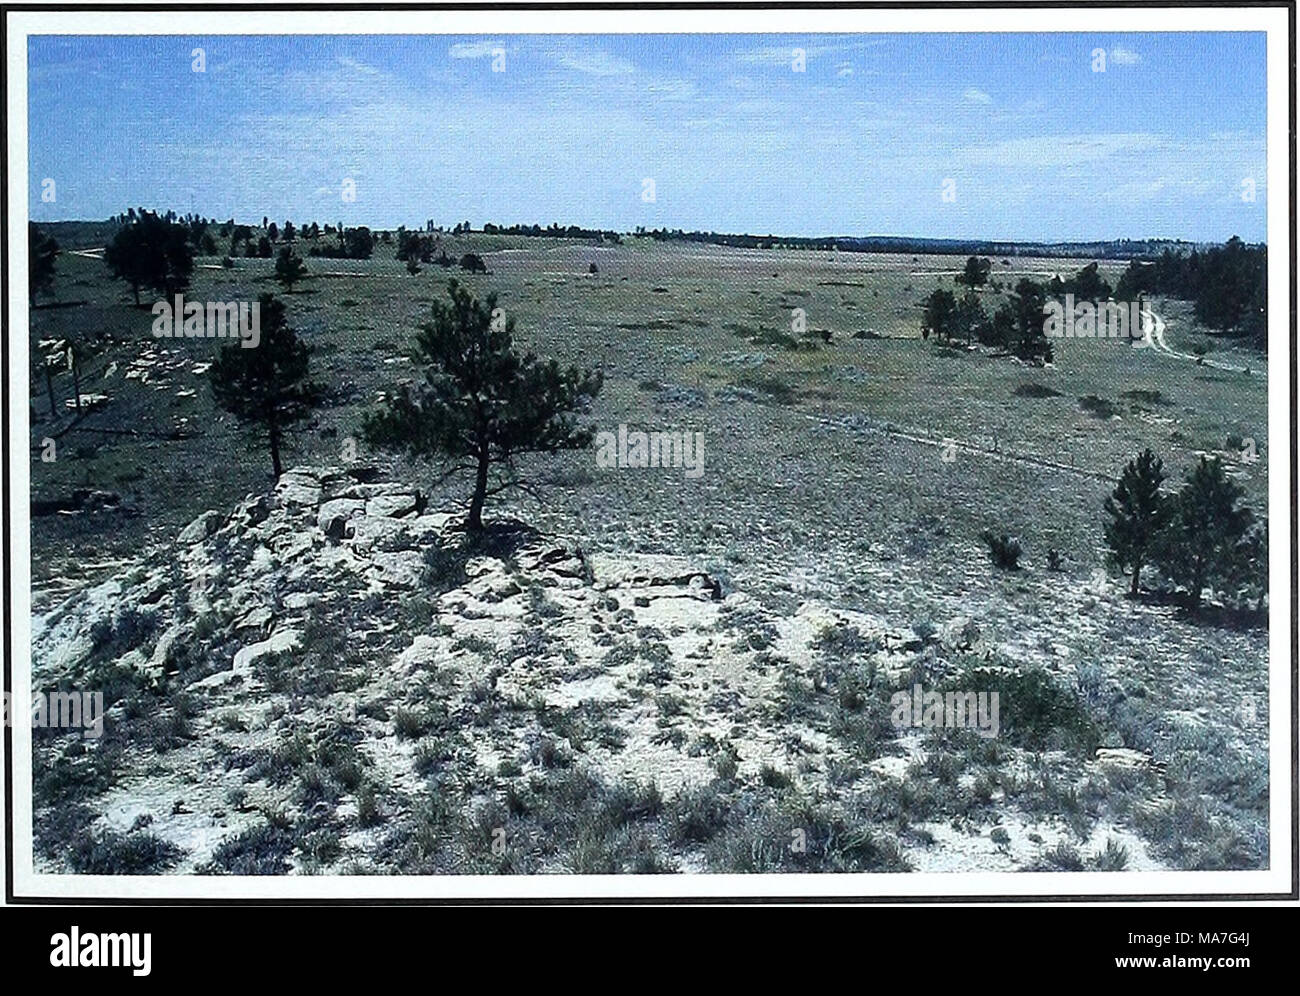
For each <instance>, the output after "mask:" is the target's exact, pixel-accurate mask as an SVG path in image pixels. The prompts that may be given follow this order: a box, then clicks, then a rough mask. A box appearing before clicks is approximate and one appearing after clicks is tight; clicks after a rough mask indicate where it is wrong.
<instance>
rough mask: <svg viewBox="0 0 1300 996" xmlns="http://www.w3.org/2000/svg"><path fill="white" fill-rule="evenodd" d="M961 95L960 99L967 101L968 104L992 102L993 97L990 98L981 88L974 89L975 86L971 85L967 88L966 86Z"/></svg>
mask: <svg viewBox="0 0 1300 996" xmlns="http://www.w3.org/2000/svg"><path fill="white" fill-rule="evenodd" d="M961 97H962V100H964V101H966V103H968V104H991V103H993V98H992V97H990V96H989V95H988V94H987V93H985V92H984V91H983V90H977V89H976V88H975V87H973V86H970V87H967V88H966V92H965V93H963V94H962V95H961Z"/></svg>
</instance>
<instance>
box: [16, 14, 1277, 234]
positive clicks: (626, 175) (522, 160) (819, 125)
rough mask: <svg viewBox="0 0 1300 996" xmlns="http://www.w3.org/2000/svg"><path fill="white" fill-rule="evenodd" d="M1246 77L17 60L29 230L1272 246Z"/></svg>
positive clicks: (788, 40)
mask: <svg viewBox="0 0 1300 996" xmlns="http://www.w3.org/2000/svg"><path fill="white" fill-rule="evenodd" d="M195 48H202V49H203V50H204V54H205V61H206V71H205V72H202V73H198V72H194V71H193V70H192V67H191V63H192V59H191V52H192V50H193V49H195ZM1098 48H1101V49H1104V50H1105V52H1106V71H1105V72H1095V71H1093V54H1092V53H1093V52H1094V50H1096V49H1098ZM498 49H499V50H503V51H504V53H505V55H504V66H505V68H504V71H503V72H494V71H493V68H492V67H493V51H494V50H498ZM795 49H802V50H803V51H804V52H805V54H806V70H805V71H804V72H796V71H794V69H793V58H794V50H795ZM1264 64H1265V56H1264V36H1263V34H1249V33H1231V34H1228V33H1213V34H1209V33H1168V34H1137V35H1107V34H989V35H961V34H924V35H915V34H913V35H908V34H897V35H847V34H827V35H779V36H778V35H752V34H751V35H590V36H582V35H568V36H559V35H509V36H507V35H500V36H486V37H454V36H446V35H436V36H418V37H417V36H281V37H260V36H207V37H184V36H168V37H158V36H150V37H68V36H62V37H53V36H47V37H37V38H33V39H31V47H30V51H29V110H30V119H29V135H30V160H29V164H30V173H31V188H30V206H31V214H32V217H33V218H34V219H36V220H38V221H40V220H57V219H68V218H103V217H108V216H109V215H112V214H116V213H118V212H120V211H123V210H125V209H126V208H127V207H128V206H136V205H143V206H146V207H154V206H158V207H160V208H174V209H175V210H177V211H179V212H181V213H185V212H188V211H190V210H194V211H196V212H198V213H199V214H203V215H206V216H210V217H218V218H222V219H224V218H227V217H230V216H234V217H236V218H238V219H239V220H241V221H250V220H259V221H260V219H261V218H262V216H263V215H270V216H271V217H272V218H274V219H277V220H280V221H283V220H284V219H285V218H289V219H292V220H293V221H294V222H295V223H299V222H301V221H305V220H318V221H320V222H321V223H322V224H323V223H325V222H327V221H340V220H341V221H344V222H345V223H346V224H349V225H353V224H367V225H370V226H372V227H395V226H396V225H399V224H406V225H408V226H416V225H422V224H423V222H424V221H425V219H427V218H433V219H435V220H436V221H437V222H438V223H440V224H447V225H450V224H453V223H455V222H457V221H461V220H468V221H470V222H472V223H473V225H474V226H475V227H479V226H480V225H481V224H482V223H483V222H485V221H492V222H497V223H500V224H512V223H515V222H521V223H533V222H537V223H540V224H549V223H551V222H553V221H556V222H560V223H562V224H580V225H586V226H591V227H601V228H614V229H619V230H630V229H632V228H634V227H635V226H637V225H645V226H646V227H649V228H653V227H660V226H668V227H673V228H685V229H712V230H714V231H726V232H751V233H758V234H765V233H768V232H772V233H778V234H791V235H828V234H844V235H868V234H876V235H916V236H928V237H936V238H999V239H1013V238H1018V239H1037V240H1048V241H1052V240H1068V239H1108V238H1122V237H1128V238H1147V237H1168V238H1185V239H1195V240H1221V239H1225V238H1227V237H1228V236H1230V235H1233V234H1237V235H1241V236H1242V237H1243V238H1246V239H1248V240H1250V241H1263V240H1264V238H1265V209H1266V203H1267V185H1266V182H1265V73H1264ZM46 177H49V178H53V179H54V180H55V181H56V192H57V200H56V202H55V203H45V202H42V200H41V196H40V194H41V181H42V179H44V178H46ZM647 178H651V179H653V180H654V184H655V199H654V201H653V202H647V201H646V200H644V199H643V196H642V194H643V182H644V180H645V179H647ZM1247 178H1251V179H1253V180H1254V181H1255V184H1256V189H1257V199H1256V200H1255V201H1254V202H1253V203H1250V202H1245V201H1243V199H1242V197H1241V190H1242V181H1243V180H1244V179H1247ZM345 179H352V180H353V181H354V182H355V189H356V199H355V201H353V202H350V203H349V202H346V201H344V200H343V198H342V196H341V191H342V188H343V182H344V180H345ZM949 179H951V180H952V181H954V187H953V189H954V191H955V200H951V201H945V200H944V198H943V197H942V192H943V189H944V181H945V180H949Z"/></svg>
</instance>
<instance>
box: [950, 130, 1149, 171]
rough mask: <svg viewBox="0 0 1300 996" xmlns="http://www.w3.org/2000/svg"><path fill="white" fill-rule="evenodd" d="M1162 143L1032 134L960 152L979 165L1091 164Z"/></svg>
mask: <svg viewBox="0 0 1300 996" xmlns="http://www.w3.org/2000/svg"><path fill="white" fill-rule="evenodd" d="M1164 144H1165V141H1164V140H1163V139H1161V138H1160V136H1158V135H1152V134H1148V133H1145V132H1123V133H1111V134H1096V135H1036V136H1033V137H1031V138H1013V139H1009V140H1008V141H1005V142H997V143H995V144H993V145H980V146H972V147H969V148H967V149H964V150H962V152H963V158H965V159H966V161H968V162H971V163H974V164H977V165H981V166H1008V167H1023V166H1025V165H1033V166H1038V167H1046V168H1050V167H1061V166H1074V165H1077V164H1079V163H1095V162H1100V161H1101V160H1103V159H1110V158H1111V157H1113V156H1119V155H1132V154H1136V153H1143V152H1151V151H1153V150H1155V149H1159V148H1161V147H1162V146H1163V145H1164Z"/></svg>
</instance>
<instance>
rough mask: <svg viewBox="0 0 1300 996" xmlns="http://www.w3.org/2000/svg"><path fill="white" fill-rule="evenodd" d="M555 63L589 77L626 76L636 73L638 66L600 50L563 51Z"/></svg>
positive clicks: (558, 53) (557, 56)
mask: <svg viewBox="0 0 1300 996" xmlns="http://www.w3.org/2000/svg"><path fill="white" fill-rule="evenodd" d="M555 61H556V62H558V63H559V64H560V65H561V66H563V67H564V68H565V69H573V70H576V71H577V72H580V73H586V74H587V75H588V76H626V75H628V74H630V73H634V72H636V66H634V65H632V63H630V62H628V61H627V60H626V59H620V58H619V57H618V56H616V55H611V54H610V53H608V52H604V51H602V50H600V49H590V50H587V51H580V50H578V49H576V48H567V49H562V50H561V51H559V52H557V53H556V54H555Z"/></svg>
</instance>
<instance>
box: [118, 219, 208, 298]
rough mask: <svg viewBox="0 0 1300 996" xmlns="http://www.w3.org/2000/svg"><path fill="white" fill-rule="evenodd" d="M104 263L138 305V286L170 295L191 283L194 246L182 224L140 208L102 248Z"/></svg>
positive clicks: (139, 288) (187, 230)
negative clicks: (123, 282)
mask: <svg viewBox="0 0 1300 996" xmlns="http://www.w3.org/2000/svg"><path fill="white" fill-rule="evenodd" d="M104 262H105V264H107V266H108V268H109V271H110V272H111V273H112V274H113V276H115V277H119V278H120V279H122V280H125V281H126V282H127V284H129V285H130V287H131V293H132V294H134V295H135V303H136V305H137V306H138V305H139V304H140V290H141V288H144V287H148V288H151V289H153V290H155V291H157V292H158V293H160V294H162V295H164V296H166V297H169V298H170V297H172V296H173V295H174V294H178V293H180V292H181V291H183V290H185V288H186V287H188V286H189V285H190V275H191V274H192V273H193V272H194V246H193V245H191V243H190V233H189V229H188V228H187V227H186V226H185V225H178V224H176V223H175V222H172V221H168V220H166V219H165V218H159V217H158V215H156V214H154V213H153V212H152V211H144V210H141V211H140V212H139V213H137V215H136V217H135V220H134V221H133V222H132V223H131V224H129V225H127V226H126V227H124V228H120V229H118V231H117V234H116V235H114V236H113V241H112V242H110V243H109V244H108V247H107V248H106V249H105V250H104Z"/></svg>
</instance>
